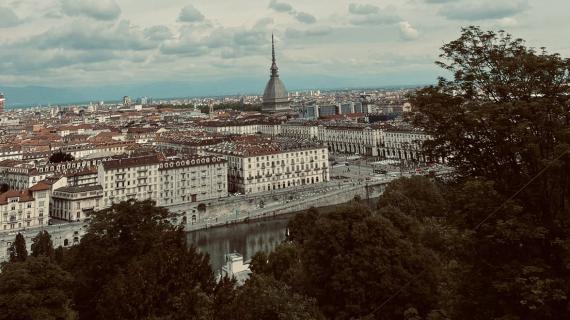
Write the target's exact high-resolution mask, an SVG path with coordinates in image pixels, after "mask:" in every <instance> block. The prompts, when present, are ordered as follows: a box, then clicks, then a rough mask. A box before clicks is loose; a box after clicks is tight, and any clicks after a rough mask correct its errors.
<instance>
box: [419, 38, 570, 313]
mask: <svg viewBox="0 0 570 320" xmlns="http://www.w3.org/2000/svg"><path fill="white" fill-rule="evenodd" d="M440 57H441V58H442V61H440V62H439V63H438V64H439V65H440V66H442V67H443V68H445V69H447V70H448V71H450V72H451V73H452V75H453V79H451V80H446V79H443V78H442V79H440V80H439V83H438V84H437V85H436V86H431V87H428V88H425V89H422V90H420V91H419V92H418V93H417V94H416V95H415V97H413V99H412V102H413V104H414V107H415V110H416V111H417V112H416V114H415V116H414V122H415V124H416V125H418V126H420V127H422V128H424V129H425V131H426V132H428V133H429V134H431V135H432V137H433V139H432V140H430V141H428V142H426V144H425V149H426V151H427V152H428V153H430V154H432V155H434V156H446V157H447V159H448V161H449V162H450V164H451V165H453V166H454V167H455V168H456V173H457V175H458V179H457V184H456V185H455V186H454V189H455V190H453V191H451V192H450V195H449V197H448V199H450V203H449V207H450V208H449V214H448V217H449V223H450V224H453V225H454V226H455V227H456V228H458V230H459V231H460V232H462V234H463V238H464V242H463V243H462V244H461V245H460V246H459V249H460V250H458V251H456V256H455V258H456V259H457V260H458V267H457V269H456V270H455V271H456V272H455V279H456V281H457V282H456V283H455V285H454V293H455V296H456V298H455V299H454V300H453V301H452V303H451V305H452V309H451V311H452V312H451V318H462V319H490V318H493V319H533V318H534V319H536V318H540V319H564V318H570V309H568V297H570V286H569V285H568V284H569V283H570V269H568V265H569V263H570V228H569V227H568V226H569V224H568V222H569V217H570V152H569V151H570V134H569V133H570V103H569V97H570V73H569V71H568V70H569V68H570V60H569V59H564V58H561V57H560V56H559V55H557V54H549V53H548V52H547V51H546V50H545V49H541V50H540V51H538V52H537V51H536V50H535V49H532V48H528V47H526V46H525V44H524V41H523V40H521V39H514V38H513V37H512V36H510V35H508V34H506V33H504V32H498V33H496V32H492V31H482V30H480V29H479V28H478V27H468V28H464V29H463V30H462V34H461V36H460V37H459V39H457V40H454V41H452V42H450V43H448V44H446V45H444V46H443V48H442V54H441V55H440ZM512 195H515V196H516V197H515V198H511V196H512Z"/></svg>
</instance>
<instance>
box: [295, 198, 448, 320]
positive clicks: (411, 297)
mask: <svg viewBox="0 0 570 320" xmlns="http://www.w3.org/2000/svg"><path fill="white" fill-rule="evenodd" d="M304 227H307V226H304ZM309 227H310V228H311V230H312V232H311V233H309V234H308V235H307V238H306V239H305V240H304V242H303V244H302V245H301V249H300V260H301V262H300V263H301V266H302V272H303V277H304V280H303V282H304V287H305V288H304V290H305V292H306V293H307V295H309V296H311V297H315V298H316V299H317V300H318V302H319V305H320V307H321V310H322V311H323V313H324V314H325V315H326V316H328V317H332V318H335V319H350V318H360V317H369V318H370V317H372V318H375V317H377V318H382V319H402V318H403V317H404V311H405V310H407V309H408V308H410V307H414V308H416V310H418V312H419V313H420V314H421V315H426V314H427V313H428V312H429V311H431V310H433V309H436V308H437V307H438V305H437V302H438V301H437V299H438V294H437V287H438V282H439V281H438V276H439V273H438V272H439V261H438V257H437V256H436V254H435V253H434V252H433V251H432V250H430V249H428V248H426V247H424V246H422V245H421V244H420V243H419V238H420V227H419V224H418V223H417V221H416V220H415V219H414V218H413V217H410V216H407V215H405V214H403V213H402V212H401V211H400V210H398V209H397V208H394V207H391V206H389V207H385V208H382V210H381V211H380V212H378V213H372V212H371V211H370V210H369V209H368V208H367V207H364V206H362V205H358V204H352V205H351V206H345V207H342V208H339V209H338V210H337V211H335V212H332V213H330V214H322V215H319V216H318V218H317V219H316V221H315V222H314V223H313V224H311V225H310V226H309ZM418 273H422V275H423V276H422V277H420V278H418V279H415V280H414V277H415V276H416V275H417V274H418ZM410 281H414V285H413V286H409V287H408V288H407V290H405V291H404V292H402V293H401V294H400V295H398V296H396V297H394V298H392V300H391V301H390V303H389V304H386V305H385V306H383V307H382V308H380V306H381V304H382V303H383V302H384V301H385V300H386V299H388V298H389V297H390V296H391V295H392V294H393V293H395V292H397V291H398V290H399V289H400V288H401V287H403V286H405V285H406V283H408V282H410Z"/></svg>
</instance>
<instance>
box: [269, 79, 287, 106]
mask: <svg viewBox="0 0 570 320" xmlns="http://www.w3.org/2000/svg"><path fill="white" fill-rule="evenodd" d="M288 100H289V93H288V92H287V89H286V88H285V85H284V84H283V81H281V79H279V78H278V77H271V78H270V79H269V81H268V82H267V85H266V86H265V91H264V92H263V102H273V101H275V102H286V101H288Z"/></svg>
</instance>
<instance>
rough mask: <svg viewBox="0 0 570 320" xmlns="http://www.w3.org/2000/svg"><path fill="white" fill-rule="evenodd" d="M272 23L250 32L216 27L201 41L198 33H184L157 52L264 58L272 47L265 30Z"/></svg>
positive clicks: (249, 30) (261, 23)
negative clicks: (261, 56) (256, 56)
mask: <svg viewBox="0 0 570 320" xmlns="http://www.w3.org/2000/svg"><path fill="white" fill-rule="evenodd" d="M271 22H272V21H270V20H266V19H262V20H260V21H258V23H256V24H255V25H254V26H253V27H252V28H245V27H232V28H227V27H218V28H215V29H213V30H211V31H210V32H209V33H208V34H207V35H203V36H201V37H200V34H199V33H198V34H194V33H193V32H192V30H190V29H183V30H182V31H181V33H180V34H179V36H178V37H177V39H174V40H169V41H166V42H164V43H163V44H162V45H161V47H160V52H161V53H163V54H166V55H178V56H190V57H197V56H203V55H206V54H208V55H211V54H213V53H219V54H220V56H221V58H223V59H230V58H231V59H233V58H239V57H244V56H252V55H261V54H265V53H266V52H268V48H269V47H270V45H271V38H270V36H269V35H270V31H269V30H268V27H269V25H270V23H271Z"/></svg>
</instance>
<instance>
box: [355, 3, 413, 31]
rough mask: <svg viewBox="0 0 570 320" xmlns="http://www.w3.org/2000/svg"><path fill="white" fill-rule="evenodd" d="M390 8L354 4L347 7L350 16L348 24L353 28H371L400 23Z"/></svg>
mask: <svg viewBox="0 0 570 320" xmlns="http://www.w3.org/2000/svg"><path fill="white" fill-rule="evenodd" d="M394 11H395V9H394V8H392V7H387V8H383V9H382V8H380V7H378V6H375V5H371V4H354V3H351V4H350V5H349V6H348V12H349V13H350V14H351V15H352V17H351V18H350V23H351V24H353V25H355V26H373V25H386V24H394V23H398V22H400V21H402V18H400V16H398V14H396V13H395V12H394Z"/></svg>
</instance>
